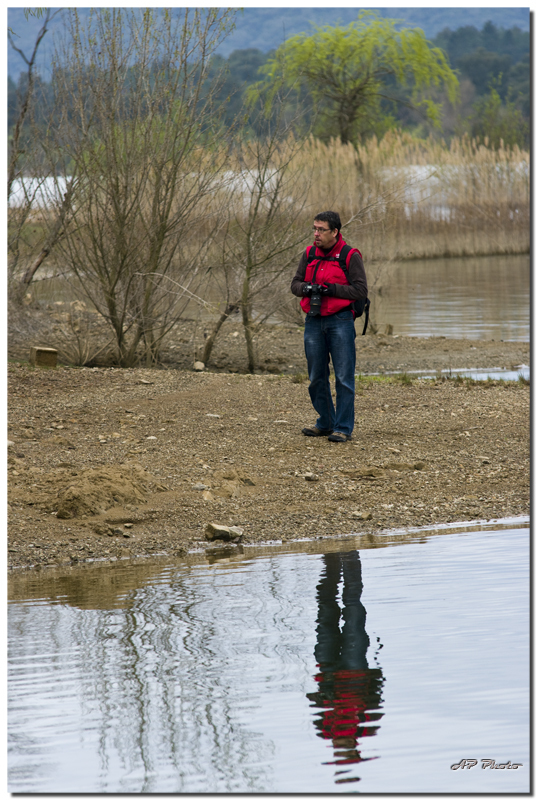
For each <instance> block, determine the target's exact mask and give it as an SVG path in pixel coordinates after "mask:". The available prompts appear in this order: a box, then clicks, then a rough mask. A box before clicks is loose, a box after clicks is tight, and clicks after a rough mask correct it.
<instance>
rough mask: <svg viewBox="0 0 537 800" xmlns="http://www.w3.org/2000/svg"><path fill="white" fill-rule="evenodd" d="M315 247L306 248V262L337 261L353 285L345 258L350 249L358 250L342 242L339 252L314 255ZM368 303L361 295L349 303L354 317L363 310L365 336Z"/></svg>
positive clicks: (367, 320) (359, 315)
mask: <svg viewBox="0 0 537 800" xmlns="http://www.w3.org/2000/svg"><path fill="white" fill-rule="evenodd" d="M315 249H316V248H315V245H311V247H309V248H308V261H307V263H308V264H311V262H312V261H337V262H338V265H339V266H340V267H341V269H342V270H343V272H344V273H345V277H346V278H347V280H348V282H349V283H350V285H351V286H352V285H353V284H352V283H351V281H350V278H349V269H348V267H347V260H348V258H349V255H350V252H351V250H358V248H357V247H351V246H350V245H349V244H344V245H343V247H342V248H341V250H340V252H339V253H338V255H336V256H316V255H315ZM358 253H359V254H360V257H361V256H362V254H361V253H360V251H359V250H358ZM314 282H315V281H314V280H313V281H312V283H314ZM370 305H371V301H370V300H369V298H368V297H367V298H365V299H364V298H363V297H361V298H360V299H359V300H354V301H353V302H352V304H351V308H352V310H353V312H354V316H355V318H356V317H361V316H362V314H363V313H364V311H365V323H364V329H363V331H362V336H365V332H366V330H367V325H368V322H369V306H370Z"/></svg>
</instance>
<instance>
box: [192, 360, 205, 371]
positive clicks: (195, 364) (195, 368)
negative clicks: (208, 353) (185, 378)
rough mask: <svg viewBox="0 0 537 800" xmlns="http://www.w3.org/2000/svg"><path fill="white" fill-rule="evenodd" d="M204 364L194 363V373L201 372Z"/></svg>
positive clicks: (200, 362) (201, 362)
mask: <svg viewBox="0 0 537 800" xmlns="http://www.w3.org/2000/svg"><path fill="white" fill-rule="evenodd" d="M204 369H205V364H204V363H203V361H194V372H203V370H204Z"/></svg>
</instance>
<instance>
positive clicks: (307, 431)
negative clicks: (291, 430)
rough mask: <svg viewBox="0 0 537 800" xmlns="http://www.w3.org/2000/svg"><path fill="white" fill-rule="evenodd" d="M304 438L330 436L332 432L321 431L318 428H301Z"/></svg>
mask: <svg viewBox="0 0 537 800" xmlns="http://www.w3.org/2000/svg"><path fill="white" fill-rule="evenodd" d="M302 433H303V434H304V436H330V434H331V433H332V431H322V430H321V429H320V428H316V427H315V426H313V428H302Z"/></svg>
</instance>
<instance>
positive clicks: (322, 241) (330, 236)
mask: <svg viewBox="0 0 537 800" xmlns="http://www.w3.org/2000/svg"><path fill="white" fill-rule="evenodd" d="M313 241H314V242H315V244H316V245H317V247H332V246H333V245H334V244H335V243H336V242H337V229H334V230H333V229H332V228H330V226H329V225H328V222H321V220H319V219H316V220H314V221H313Z"/></svg>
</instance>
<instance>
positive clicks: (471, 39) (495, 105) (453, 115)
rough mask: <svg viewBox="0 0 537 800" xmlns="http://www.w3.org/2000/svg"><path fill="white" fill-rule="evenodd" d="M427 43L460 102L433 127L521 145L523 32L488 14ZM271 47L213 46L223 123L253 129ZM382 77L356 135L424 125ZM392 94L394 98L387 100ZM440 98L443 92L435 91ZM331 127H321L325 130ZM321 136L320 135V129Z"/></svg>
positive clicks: (42, 96)
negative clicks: (456, 85)
mask: <svg viewBox="0 0 537 800" xmlns="http://www.w3.org/2000/svg"><path fill="white" fill-rule="evenodd" d="M432 44H433V45H434V46H435V47H436V48H440V49H441V50H442V51H443V52H444V53H445V55H446V59H447V63H448V64H449V66H450V67H451V68H452V69H453V70H455V72H456V74H457V75H458V77H459V81H460V83H461V93H460V103H459V105H458V106H457V107H454V108H453V109H451V110H450V109H449V104H448V106H447V108H446V109H445V110H444V111H445V113H444V114H443V124H442V129H441V134H442V135H443V136H444V137H447V138H449V137H450V136H451V135H457V136H460V135H462V134H464V133H469V134H470V135H472V136H481V137H484V136H487V137H488V139H489V142H490V143H492V144H493V145H497V144H499V141H500V139H503V141H504V144H507V145H514V144H517V145H519V146H522V147H527V146H528V145H529V120H530V60H529V59H530V34H529V32H526V31H522V30H520V29H519V28H518V27H513V28H510V29H507V30H505V29H503V28H498V27H497V26H495V25H494V24H493V23H492V22H488V23H486V24H485V25H484V26H483V28H482V30H478V29H477V28H475V27H474V26H471V25H468V26H462V27H460V28H457V29H456V30H450V29H449V28H445V29H444V30H442V31H441V32H440V33H439V34H438V35H437V36H436V37H435V38H434V39H433V40H432ZM276 52H277V51H270V52H268V53H264V52H262V51H261V50H257V49H253V48H250V49H245V50H235V51H234V52H232V53H231V54H230V55H229V56H228V58H224V57H222V56H220V55H218V54H215V55H213V56H212V59H211V64H210V69H209V74H208V78H207V86H209V85H210V84H211V81H212V79H213V78H214V76H216V75H218V76H220V87H219V89H218V94H217V102H220V103H221V104H222V108H223V109H224V114H223V120H222V121H223V123H224V124H225V125H227V126H228V127H231V126H232V125H233V124H235V122H236V120H237V117H238V116H239V115H245V114H246V117H247V119H246V121H247V122H248V123H249V124H250V126H251V128H252V133H254V134H255V133H259V131H258V130H256V123H255V120H259V115H258V113H257V111H256V110H252V109H250V111H249V113H248V112H247V111H245V108H244V101H245V96H246V94H247V92H248V90H249V89H250V87H252V85H254V84H255V83H256V82H257V81H259V77H260V72H259V71H260V70H262V68H263V67H265V66H266V65H267V63H269V62H270V61H271V60H272V59H274V58H275V55H276ZM27 80H28V77H27V73H21V75H20V77H19V80H18V82H17V83H15V81H13V80H12V78H11V77H9V78H8V129H9V134H11V133H12V130H13V126H14V124H15V120H16V119H17V113H18V109H19V107H20V97H21V96H24V93H25V89H26V83H27ZM385 84H386V85H387V86H388V87H389V88H390V89H391V90H392V99H391V100H388V99H384V100H383V101H382V102H381V107H380V111H381V114H380V116H379V117H378V118H377V119H376V120H375V121H372V120H370V124H369V126H364V127H363V129H362V131H361V133H362V136H363V135H365V136H367V135H371V134H372V133H377V134H379V135H382V133H383V132H384V131H385V130H386V129H389V128H394V127H398V128H400V129H404V130H409V131H413V132H414V133H416V134H417V135H428V134H429V133H430V132H431V127H430V125H428V124H427V122H426V120H424V118H423V116H420V115H419V114H417V113H416V110H415V109H414V108H413V107H412V104H411V103H409V102H408V100H409V97H410V91H409V90H405V89H404V88H403V87H401V86H400V85H398V83H397V81H395V80H393V79H392V78H390V76H389V75H388V76H386V78H385ZM307 94H308V92H307V89H304V88H302V89H301V97H302V99H303V100H304V101H306V100H307V99H308V98H307ZM34 95H35V100H34V123H35V122H36V121H38V120H39V118H40V117H41V118H42V121H43V124H46V122H47V119H48V113H49V111H48V109H49V108H50V97H51V95H52V88H51V86H50V83H47V82H46V81H43V80H41V79H40V78H39V76H38V75H36V76H35V87H34ZM394 97H395V98H396V99H398V100H399V101H400V102H394ZM439 99H440V100H441V101H442V100H443V101H444V102H445V103H447V102H448V101H447V98H445V97H439ZM379 120H382V124H380V125H379ZM303 122H304V124H305V125H308V124H311V114H309V113H308V111H307V103H306V102H305V109H304V116H303ZM331 134H332V131H331V130H330V129H328V128H327V129H326V136H325V138H328V137H329V136H330V135H331ZM321 138H322V136H321Z"/></svg>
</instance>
